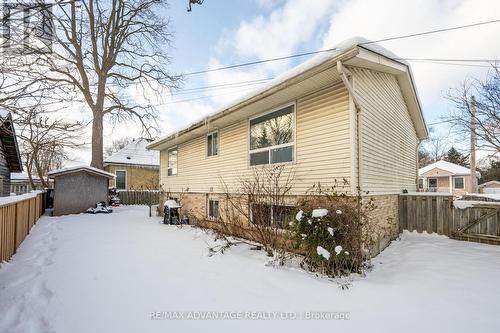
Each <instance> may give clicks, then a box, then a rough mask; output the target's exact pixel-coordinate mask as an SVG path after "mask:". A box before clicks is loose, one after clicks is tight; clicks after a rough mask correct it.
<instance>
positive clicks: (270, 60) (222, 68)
mask: <svg viewBox="0 0 500 333" xmlns="http://www.w3.org/2000/svg"><path fill="white" fill-rule="evenodd" d="M498 22H500V19H498V20H491V21H484V22H478V23H472V24H465V25H461V26H455V27H449V28H442V29H436V30H429V31H424V32H418V33H413V34H407V35H401V36H395V37H389V38H382V39H378V40H374V41H367V42H362V43H359V44H358V45H367V44H373V43H381V42H386V41H390V40H396V39H405V38H411V37H417V36H423V35H429V34H434V33H441V32H446V31H452V30H458V29H465V28H471V27H475V26H480V25H486V24H492V23H498ZM335 50H337V48H330V49H325V50H318V51H311V52H304V53H297V54H292V55H288V56H282V57H276V58H269V59H263V60H258V61H250V62H245V63H240V64H234V65H229V66H222V67H215V68H209V69H206V70H200V71H195V72H189V73H184V76H190V75H197V74H204V73H211V72H217V71H222V70H227V69H232V68H238V67H245V66H252V65H258V64H262V63H267V62H273V61H280V60H286V59H292V58H297V57H303V56H307V55H314V54H319V53H324V52H331V51H335ZM395 60H406V59H404V58H399V59H398V58H395ZM452 61H455V60H452ZM479 61H481V62H491V61H486V60H479Z"/></svg>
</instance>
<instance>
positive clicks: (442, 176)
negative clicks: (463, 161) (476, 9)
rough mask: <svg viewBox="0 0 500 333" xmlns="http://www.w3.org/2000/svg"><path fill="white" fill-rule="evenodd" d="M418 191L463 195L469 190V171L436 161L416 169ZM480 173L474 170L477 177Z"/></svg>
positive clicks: (452, 164) (458, 166)
mask: <svg viewBox="0 0 500 333" xmlns="http://www.w3.org/2000/svg"><path fill="white" fill-rule="evenodd" d="M418 175H419V191H422V192H443V193H451V194H455V195H463V194H465V193H468V192H471V179H470V177H471V176H470V175H471V171H470V169H468V168H465V167H463V166H460V165H457V164H454V163H450V162H447V161H437V162H436V163H432V164H429V165H427V166H425V167H423V168H421V169H419V170H418ZM480 176H481V175H480V173H479V172H476V177H477V178H478V179H479V177H480Z"/></svg>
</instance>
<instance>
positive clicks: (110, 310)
mask: <svg viewBox="0 0 500 333" xmlns="http://www.w3.org/2000/svg"><path fill="white" fill-rule="evenodd" d="M147 215H148V208H147V207H138V206H122V207H118V208H116V209H115V210H114V212H113V213H112V214H102V215H88V214H86V215H84V214H81V215H70V216H62V217H48V216H43V217H42V218H41V219H40V220H39V221H38V223H37V224H36V225H35V226H34V227H33V229H32V231H31V232H30V234H29V235H28V237H27V239H26V240H25V241H24V242H23V244H22V245H21V247H20V248H19V250H18V252H17V253H16V254H15V255H14V257H13V259H12V260H11V261H10V262H9V263H5V264H3V265H2V266H1V267H0V313H1V314H2V315H0V332H9V333H16V332H71V333H80V332H82V333H83V332H85V333H87V332H120V333H122V332H123V333H128V332H220V333H224V332H235V331H236V332H239V333H244V332H252V333H254V332H290V333H294V332H300V333H303V332H304V331H322V332H388V333H391V332H454V333H456V332H497V331H498V326H499V325H500V317H499V316H498V300H499V299H500V285H499V284H498V283H497V282H498V281H500V247H499V246H493V245H485V244H476V243H470V242H462V241H455V240H450V239H448V238H447V237H444V236H437V235H428V234H416V233H409V232H405V233H404V234H403V235H402V236H401V240H399V241H395V242H393V243H392V244H391V245H390V246H389V247H388V248H387V249H386V250H384V251H383V252H382V253H381V254H380V255H379V256H377V257H376V258H374V259H373V260H372V262H373V265H374V267H373V269H372V270H371V271H369V272H367V274H366V276H365V277H361V276H353V277H351V278H350V279H337V280H329V279H327V278H323V277H317V276H315V275H314V274H309V273H306V272H305V271H303V270H301V269H299V268H297V267H296V266H286V267H281V268H279V267H275V266H270V265H266V264H267V262H268V260H269V259H268V257H267V256H266V255H265V253H264V251H255V250H251V246H250V245H244V244H242V245H238V246H235V247H232V248H230V249H228V250H227V251H226V252H225V254H223V255H220V254H217V255H214V256H208V254H209V251H208V245H207V243H208V244H213V238H212V237H210V236H208V235H207V234H206V233H205V232H202V231H200V230H196V229H194V228H192V227H188V226H184V227H182V228H180V227H177V226H170V225H163V224H161V223H159V222H160V221H161V219H160V218H158V217H154V218H148V217H147ZM339 284H342V285H348V286H349V288H348V289H342V288H340V285H339ZM167 311H231V312H230V313H238V314H240V313H243V315H244V314H248V313H249V314H255V315H254V316H253V318H254V319H257V318H262V319H264V316H265V315H266V314H271V315H272V314H276V313H278V314H283V313H285V314H296V315H297V317H298V318H311V317H312V316H316V317H317V316H318V314H321V313H331V312H332V311H335V312H342V313H347V314H348V318H349V319H348V320H303V319H300V320H299V319H297V320H286V318H285V319H283V317H279V318H282V319H272V318H276V317H274V316H268V317H266V318H268V320H248V319H247V320H238V319H233V320H186V319H184V320H183V319H178V320H166V319H165V317H162V316H161V314H165V313H166V312H167ZM276 311H277V312H276ZM152 313H153V315H154V318H155V319H154V320H151V316H152ZM158 314H159V315H158ZM259 314H261V316H258V315H259ZM162 318H163V319H162Z"/></svg>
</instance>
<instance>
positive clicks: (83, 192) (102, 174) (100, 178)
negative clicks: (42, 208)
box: [49, 165, 115, 216]
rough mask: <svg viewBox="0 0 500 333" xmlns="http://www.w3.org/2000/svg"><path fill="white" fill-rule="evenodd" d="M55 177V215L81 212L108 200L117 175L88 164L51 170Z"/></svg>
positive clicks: (52, 175)
mask: <svg viewBox="0 0 500 333" xmlns="http://www.w3.org/2000/svg"><path fill="white" fill-rule="evenodd" d="M49 177H50V178H52V179H54V211H53V215H55V216H59V215H66V214H80V213H83V212H85V211H86V210H87V209H88V208H91V207H94V206H95V204H96V203H98V202H100V201H104V202H106V203H107V202H108V188H109V182H110V180H111V179H113V178H115V175H114V174H112V173H109V172H106V171H103V170H100V169H97V168H93V167H90V166H86V165H81V166H73V167H68V168H63V169H60V170H54V171H51V172H49Z"/></svg>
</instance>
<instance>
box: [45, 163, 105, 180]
mask: <svg viewBox="0 0 500 333" xmlns="http://www.w3.org/2000/svg"><path fill="white" fill-rule="evenodd" d="M80 170H86V171H89V172H92V173H97V174H100V175H103V176H106V177H109V178H115V175H114V174H112V173H109V172H106V171H104V170H101V169H98V168H94V167H91V166H88V165H75V166H71V167H66V168H62V169H59V170H53V171H50V172H49V177H51V178H53V177H54V176H57V175H60V174H65V173H73V172H78V171H80Z"/></svg>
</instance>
